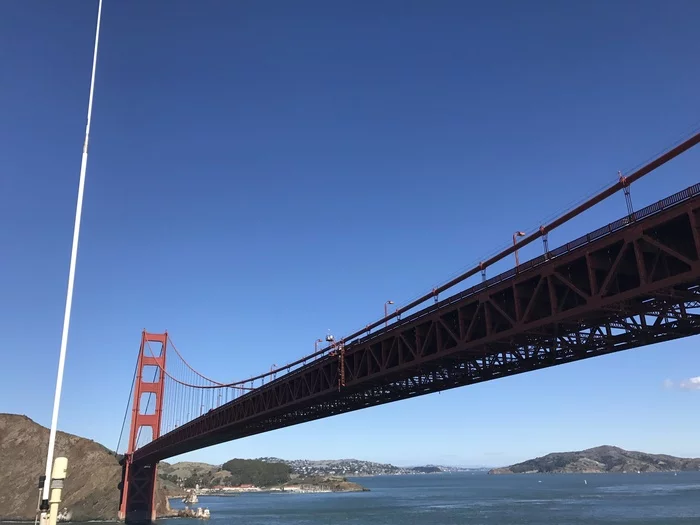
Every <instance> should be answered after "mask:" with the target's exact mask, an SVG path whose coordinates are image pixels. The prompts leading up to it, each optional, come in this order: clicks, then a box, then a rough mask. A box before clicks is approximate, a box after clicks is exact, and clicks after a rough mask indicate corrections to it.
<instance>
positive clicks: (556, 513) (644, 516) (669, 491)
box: [159, 472, 700, 525]
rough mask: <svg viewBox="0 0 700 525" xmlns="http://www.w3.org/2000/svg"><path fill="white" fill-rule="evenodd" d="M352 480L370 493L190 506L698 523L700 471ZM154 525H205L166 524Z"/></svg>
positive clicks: (282, 512)
mask: <svg viewBox="0 0 700 525" xmlns="http://www.w3.org/2000/svg"><path fill="white" fill-rule="evenodd" d="M353 481H357V482H358V483H360V484H362V485H364V486H365V487H367V488H369V489H371V492H361V493H336V494H332V493H331V494H329V493H325V494H274V493H273V494H243V495H241V496H237V497H229V496H203V497H200V502H199V504H197V505H195V507H197V506H201V507H207V508H209V510H210V511H211V520H210V524H211V525H224V524H241V525H281V524H284V525H321V524H324V525H325V524H336V523H342V524H345V525H452V524H455V525H456V524H460V525H462V524H465V525H482V524H489V525H516V524H517V525H540V524H541V525H545V524H546V525H549V524H551V525H583V524H586V525H602V524H606V525H607V524H618V525H620V524H624V525H632V524H635V525H636V524H639V525H641V524H644V525H652V524H653V525H662V524H663V525H676V524H691V523H692V524H696V525H700V473H696V472H692V473H683V472H681V473H678V475H677V476H674V475H673V473H670V474H666V473H664V474H598V475H595V474H593V475H590V474H588V475H580V474H561V475H537V474H535V475H521V476H489V475H487V474H485V473H474V474H470V473H458V474H427V475H416V476H378V477H372V478H358V479H353ZM176 504H179V502H175V501H174V502H173V506H174V507H175V506H176ZM180 505H181V504H179V505H177V506H180ZM159 523H161V524H163V525H202V523H203V522H202V521H199V520H195V519H167V520H159Z"/></svg>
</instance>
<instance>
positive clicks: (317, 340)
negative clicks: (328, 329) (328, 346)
mask: <svg viewBox="0 0 700 525" xmlns="http://www.w3.org/2000/svg"><path fill="white" fill-rule="evenodd" d="M318 343H323V339H321V338H318V339H316V340H315V341H314V354H315V353H316V352H318Z"/></svg>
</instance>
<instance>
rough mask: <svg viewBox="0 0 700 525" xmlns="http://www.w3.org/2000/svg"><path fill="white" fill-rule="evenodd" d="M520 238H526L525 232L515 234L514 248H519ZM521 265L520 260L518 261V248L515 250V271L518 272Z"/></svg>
mask: <svg viewBox="0 0 700 525" xmlns="http://www.w3.org/2000/svg"><path fill="white" fill-rule="evenodd" d="M518 237H525V232H521V231H517V232H515V233H514V234H513V246H517V244H518V240H517V238H518ZM519 265H520V260H519V259H518V248H515V271H516V272H517V271H518V266H519Z"/></svg>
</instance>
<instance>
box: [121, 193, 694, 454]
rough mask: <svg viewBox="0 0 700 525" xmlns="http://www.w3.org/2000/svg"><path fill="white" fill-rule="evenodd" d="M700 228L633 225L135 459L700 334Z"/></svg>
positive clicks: (356, 346)
mask: <svg viewBox="0 0 700 525" xmlns="http://www.w3.org/2000/svg"><path fill="white" fill-rule="evenodd" d="M663 207H664V206H662V208H663ZM699 223H700V197H698V196H695V197H692V198H688V199H686V200H685V201H683V202H680V203H676V204H675V205H673V206H671V207H670V208H667V209H660V210H657V211H656V212H654V213H653V214H650V215H649V216H647V217H645V218H643V219H640V220H637V221H636V222H635V221H629V225H627V226H625V227H624V228H621V229H619V230H618V231H615V232H613V233H610V234H609V235H606V236H603V237H600V238H598V239H597V240H594V241H592V242H589V243H587V244H585V245H582V246H580V247H578V248H576V249H573V250H570V251H568V252H567V253H564V254H563V255H559V256H557V257H555V258H552V259H550V260H547V261H545V262H544V263H543V264H540V265H539V266H536V267H532V268H529V269H527V270H525V271H521V272H520V273H516V274H515V275H514V276H513V277H512V278H510V279H507V280H504V281H502V282H500V283H497V284H495V285H493V286H489V287H488V288H486V289H484V290H482V291H480V292H479V293H474V294H471V295H466V296H464V294H460V295H457V296H454V297H452V298H450V299H446V300H444V301H442V302H441V303H438V304H437V305H434V306H431V307H430V308H427V309H426V310H424V311H423V312H419V313H418V314H415V315H413V316H411V318H409V319H406V320H405V321H401V322H399V323H396V324H395V325H390V326H389V328H388V329H386V330H383V331H382V332H381V333H377V334H374V335H372V336H370V337H367V338H365V340H361V341H358V342H355V343H352V344H350V345H348V346H346V349H345V352H344V355H342V356H341V355H338V356H326V357H324V358H322V359H319V360H317V361H315V362H313V363H311V364H309V365H307V366H305V367H303V368H301V369H299V370H296V371H293V372H291V373H289V374H286V375H284V376H282V377H280V378H278V379H276V380H275V381H273V382H271V383H269V384H267V385H265V386H264V387H261V388H258V389H256V390H254V391H252V392H251V393H249V394H246V395H245V396H243V397H241V398H239V399H237V400H235V401H232V402H230V403H228V404H226V405H223V406H222V407H220V408H218V409H216V410H214V411H212V412H210V413H208V414H205V415H204V416H201V417H199V418H197V419H195V420H193V421H191V422H189V423H187V424H185V425H183V426H181V427H179V428H177V429H175V430H173V431H171V432H170V433H168V434H166V435H164V436H162V437H160V438H159V439H157V440H155V441H153V442H152V443H150V444H148V445H146V446H144V447H142V448H141V449H139V450H137V451H136V452H135V454H134V460H135V461H137V462H143V463H147V462H154V461H157V460H160V459H164V458H167V457H171V456H174V455H177V454H181V453H184V452H187V451H190V450H195V449H198V448H202V447H206V446H210V445H214V444H217V443H222V442H225V441H230V440H232V439H237V438H241V437H245V436H250V435H253V434H258V433H261V432H266V431H269V430H273V429H277V428H282V427H286V426H291V425H294V424H297V423H301V422H304V421H311V420H314V419H319V418H323V417H328V416H332V415H335V414H341V413H344V412H350V411H353V410H358V409H361V408H366V407H370V406H374V405H379V404H382V403H388V402H391V401H396V400H400V399H406V398H410V397H414V396H419V395H422V394H427V393H431V392H437V391H441V390H446V389H449V388H454V387H458V386H463V385H469V384H474V383H478V382H481V381H488V380H492V379H496V378H499V377H505V376H508V375H512V374H518V373H522V372H528V371H531V370H537V369H541V368H545V367H549V366H554V365H559V364H563V363H567V362H571V361H576V360H579V359H585V358H589V357H595V356H600V355H604V354H608V353H611V352H617V351H620V350H625V349H630V348H635V347H639V346H644V345H648V344H653V343H656V342H660V341H668V340H671V339H676V338H680V337H686V336H690V335H694V334H697V333H700V288H699V285H700V255H699V254H700V230H699V229H698V224H699ZM526 264H527V263H526ZM526 264H525V265H523V267H526ZM341 367H342V368H341ZM341 370H342V371H343V373H342V374H341ZM343 376H344V377H343ZM342 383H344V385H343V384H342Z"/></svg>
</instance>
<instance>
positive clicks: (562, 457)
mask: <svg viewBox="0 0 700 525" xmlns="http://www.w3.org/2000/svg"><path fill="white" fill-rule="evenodd" d="M683 470H700V459H685V458H676V457H673V456H667V455H663V454H645V453H644V452H633V451H629V450H623V449H621V448H618V447H611V446H602V447H596V448H589V449H588V450H581V451H579V452H556V453H553V454H547V455H546V456H543V457H541V458H535V459H531V460H529V461H524V462H523V463H518V464H516V465H511V466H510V467H503V468H496V469H493V470H491V471H489V474H560V473H586V474H588V473H603V472H638V471H639V472H672V471H683Z"/></svg>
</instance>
